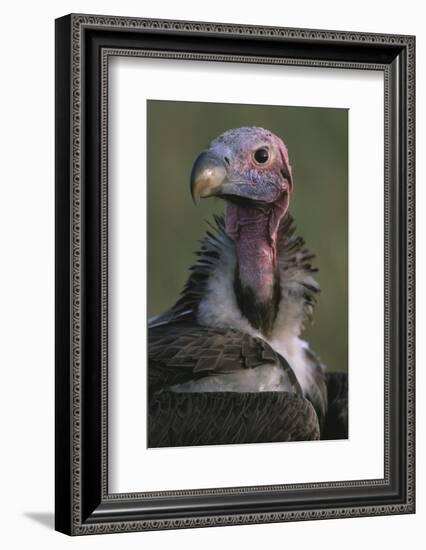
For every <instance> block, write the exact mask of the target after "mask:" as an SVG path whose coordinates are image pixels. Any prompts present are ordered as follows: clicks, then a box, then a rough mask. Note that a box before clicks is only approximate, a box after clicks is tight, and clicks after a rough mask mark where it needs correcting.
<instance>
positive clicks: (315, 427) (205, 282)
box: [148, 127, 347, 447]
mask: <svg viewBox="0 0 426 550" xmlns="http://www.w3.org/2000/svg"><path fill="white" fill-rule="evenodd" d="M293 187H294V185H293V178H292V170H291V166H290V162H289V156H288V151H287V147H286V145H285V144H284V142H283V141H282V139H280V138H279V137H278V136H276V135H275V134H273V133H272V132H271V131H269V130H267V129H264V128H259V127H242V128H237V129H232V130H228V131H226V132H224V133H223V134H221V135H220V136H219V137H217V138H216V139H214V140H213V141H212V142H211V143H210V145H209V146H208V148H207V149H206V150H204V151H202V152H201V153H200V154H199V156H198V157H197V158H196V160H195V162H194V165H193V167H192V172H191V177H190V190H191V194H192V198H193V200H194V201H195V203H198V201H199V200H200V199H204V198H208V197H217V198H220V199H223V201H224V203H225V209H224V215H223V217H219V216H217V217H215V218H214V220H213V222H212V223H211V224H210V227H209V229H208V231H207V233H206V235H205V237H204V238H203V239H202V240H201V244H200V248H199V250H198V251H197V252H196V261H195V263H194V264H193V265H192V267H190V271H189V277H188V279H187V282H186V284H185V286H184V288H183V290H182V293H181V295H180V297H179V299H178V300H177V302H176V303H175V304H174V305H173V306H172V307H170V309H168V310H166V311H164V312H163V313H161V314H159V315H157V316H155V317H153V318H151V319H150V320H149V322H148V446H150V447H164V446H185V445H208V444H215V445H217V444H231V443H258V442H278V441H280V442H281V441H300V440H314V439H321V438H323V439H337V438H346V437H347V377H346V375H345V374H341V373H337V372H336V373H327V372H326V370H325V368H324V366H323V365H322V364H321V362H320V360H319V358H318V357H317V356H316V355H315V353H314V352H313V351H312V350H311V349H310V348H309V345H308V343H307V342H306V341H305V340H303V339H302V338H301V333H302V331H303V327H304V323H305V322H306V321H307V320H310V319H311V318H312V315H313V309H314V305H315V299H316V295H317V293H318V292H319V286H318V283H317V282H316V280H315V278H314V273H315V271H316V269H314V267H312V259H313V258H314V256H313V255H312V254H310V253H309V252H308V250H307V249H306V248H305V243H304V240H303V239H302V238H301V237H299V236H297V235H296V233H295V226H294V222H293V219H292V217H291V215H290V213H289V204H290V197H291V194H292V192H293Z"/></svg>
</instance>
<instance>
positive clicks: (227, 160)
mask: <svg viewBox="0 0 426 550" xmlns="http://www.w3.org/2000/svg"><path fill="white" fill-rule="evenodd" d="M223 160H224V161H225V163H226V164H228V166H229V158H228V157H223Z"/></svg>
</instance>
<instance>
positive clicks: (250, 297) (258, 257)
mask: <svg viewBox="0 0 426 550" xmlns="http://www.w3.org/2000/svg"><path fill="white" fill-rule="evenodd" d="M287 204H288V201H287V200H284V199H283V200H282V201H278V202H277V203H274V204H273V205H271V206H270V207H267V208H259V207H255V206H254V207H242V206H238V205H235V204H230V203H228V204H227V209H226V215H225V221H226V231H227V233H228V235H229V236H230V237H231V238H232V239H233V240H234V242H235V252H236V259H237V264H236V271H235V280H234V290H235V295H236V299H237V303H238V306H239V308H240V310H241V312H242V313H243V314H244V315H245V317H246V318H247V319H248V320H249V322H250V323H251V325H252V326H253V327H254V328H255V329H257V330H260V331H261V332H262V333H263V334H264V335H265V336H268V335H269V334H270V333H271V331H272V327H273V323H274V321H275V317H276V315H277V312H278V306H279V301H280V297H281V291H280V284H279V282H280V281H279V272H278V267H277V250H276V236H277V230H278V226H279V223H280V220H281V218H282V217H283V215H284V214H285V211H286V209H287V208H286V206H287Z"/></svg>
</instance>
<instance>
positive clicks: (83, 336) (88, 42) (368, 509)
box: [56, 15, 415, 535]
mask: <svg viewBox="0 0 426 550" xmlns="http://www.w3.org/2000/svg"><path fill="white" fill-rule="evenodd" d="M56 25H57V27H56V49H57V54H56V55H57V57H56V63H57V65H56V67H57V82H56V86H57V96H56V98H57V135H56V140H57V168H56V170H57V171H56V193H57V226H56V230H57V308H58V309H57V357H56V377H57V383H56V417H57V424H56V429H57V431H56V440H57V447H56V461H57V478H56V487H57V494H56V502H57V510H56V518H57V520H56V527H57V529H58V530H60V531H63V532H66V533H68V534H75V535H82V534H90V533H111V532H124V531H139V530H151V529H171V528H173V529H176V528H187V527H201V526H213V525H230V524H232V525H235V524H246V523H263V522H282V521H293V520H307V519H326V518H333V517H359V516H369V515H384V514H396V513H399V514H401V513H412V512H414V321H415V317H414V244H415V243H414V200H415V196H414V168H415V164H414V154H415V144H414V133H415V113H414V108H415V96H414V79H415V60H414V48H415V40H414V37H412V36H397V35H378V34H364V33H346V32H341V31H322V30H307V29H285V28H278V27H253V26H244V25H228V24H217V23H201V22H186V21H167V20H148V19H135V18H121V17H108V16H95V15H70V16H67V17H64V18H61V19H59V20H57V22H56ZM101 31H111V32H110V34H108V33H106V34H107V35H108V36H107V37H106V38H105V37H104V36H103V37H102V39H100V38H99V37H100V36H101ZM224 36H225V37H229V38H230V39H232V41H233V42H234V44H235V49H237V50H238V49H239V48H240V49H244V48H246V50H248V51H247V52H242V53H237V54H236V53H234V51H233V50H232V48H228V50H229V51H220V52H217V51H216V52H211V51H203V50H205V49H206V48H204V47H203V40H206V39H207V38H214V39H215V43H214V45H213V46H212V47H213V49H214V47H216V48H217V45H218V44H219V43H220V42H222V49H224V50H226V49H227V47H226V45H225V42H224V40H223V37H224ZM138 37H140V38H141V40H142V42H143V43H141V45H138V46H137V47H134V46H133V47H132V46H131V44H130V45H129V44H128V43H125V42H126V40H127V41H129V42H131V43H132V44H134V43H135V42H137V39H138ZM158 37H164V39H165V40H166V39H167V40H168V42H167V44H165V45H162V48H158V47H157V48H156V47H154V46H155V45H157V46H158V40H157V42H156V41H155V40H154V38H158ZM180 39H181V42H182V45H181V47H180V48H176V49H171V46H170V45H171V44H173V43H174V42H175V43H176V44H177V43H178V41H179V40H180ZM150 40H152V44H149V41H150ZM144 41H145V42H144ZM189 43H190V44H191V49H189V48H188V44H189ZM193 44H196V47H194V48H193V47H192V45H193ZM256 44H259V45H260V46H262V47H263V49H266V50H267V49H268V47H269V48H274V47H276V48H277V52H276V53H275V54H274V55H264V54H260V55H257V54H256V53H255V52H253V50H256ZM289 45H290V46H291V47H293V48H294V46H295V45H298V46H299V48H300V52H298V54H297V55H293V56H292V55H285V56H282V55H278V54H279V53H280V51H281V50H282V49H284V51H285V49H286V46H289ZM360 46H362V48H360ZM365 46H368V47H369V48H365ZM321 47H322V50H321ZM196 48H199V49H201V50H202V51H194V49H196ZM261 49H262V48H261V47H259V50H261ZM314 50H318V52H319V53H320V54H321V55H319V57H315V55H312V54H315V51H314ZM362 52H366V53H364V54H362ZM369 52H370V53H369ZM304 53H310V54H311V55H303V54H304ZM361 54H362V55H361ZM117 55H119V56H140V57H151V58H153V57H154V58H168V59H176V60H179V59H191V60H200V61H209V62H214V61H228V62H240V63H273V64H282V65H302V66H315V67H335V68H343V69H369V70H378V71H383V72H384V77H385V98H384V102H385V197H384V200H385V304H386V305H385V319H384V323H385V388H384V391H385V435H384V437H385V476H384V478H383V480H363V481H360V482H353V481H343V482H333V483H314V484H297V485H285V486H283V485H279V486H271V487H240V488H237V487H235V488H228V489H212V490H201V489H200V490H193V491H169V492H157V493H130V494H109V493H108V476H107V403H108V378H107V367H108V353H107V339H108V334H107V316H108V301H107V298H108V277H107V272H108V269H107V267H108V242H107V232H108V216H107V200H108V171H107V163H108V153H107V145H108V143H107V124H108V59H109V58H110V56H117ZM89 69H90V74H89V72H88V71H89ZM93 72H96V74H95V75H94V76H93V74H92V73H93ZM96 79H97V80H96ZM95 80H96V82H98V86H99V87H98V88H97V89H96V90H95V89H94V87H95V85H94V82H95ZM98 92H99V94H97V93H98ZM99 95H100V97H99ZM95 105H96V106H97V107H99V112H100V116H99V118H96V117H95V118H94V119H93V120H91V117H93V112H92V111H94V106H95ZM396 114H397V115H398V117H399V119H398V120H397V118H396V116H395V115H396ZM90 132H92V133H90ZM94 134H96V135H98V136H99V150H98V154H97V160H98V166H96V165H95V164H96V163H95V162H94V163H92V164H91V165H90V161H88V158H89V157H88V154H87V151H88V148H89V147H92V148H93V147H95V148H96V145H94V143H93V142H94V141H96V140H94V138H93V135H94ZM400 134H402V135H400ZM90 136H91V137H90ZM93 174H95V176H96V178H94V177H93ZM89 180H90V181H92V186H93V185H94V184H93V180H97V181H98V182H99V188H98V190H97V191H93V192H92V191H91V190H89V187H88V185H89V184H88V181H89ZM89 193H94V194H92V195H91V198H93V197H95V198H96V200H97V201H98V205H99V208H98V209H97V210H96V212H94V213H90V214H88V210H87V204H88V201H87V196H88V194H89ZM95 224H97V225H96V228H95ZM88 232H89V233H90V232H92V233H93V232H94V233H96V235H97V236H98V237H99V243H100V244H99V250H98V249H97V245H96V244H94V243H93V242H91V238H90V235H89V233H88ZM92 255H94V256H95V260H94V262H93V261H92ZM93 269H95V271H96V270H97V271H96V274H95V275H94V277H95V279H96V280H97V282H95V283H93V284H94V285H95V287H94V288H95V289H96V292H97V294H98V295H97V298H96V300H95V302H93V304H91V305H90V306H89V305H88V298H87V296H88V289H89V286H88V285H89V283H88V282H87V281H88V278H90V273H92V271H93ZM89 271H90V273H89ZM90 288H92V287H90ZM396 289H397V290H398V292H397V294H398V296H397V298H398V304H396V302H395V292H396ZM89 295H90V294H89ZM397 305H398V306H399V307H398V309H397V307H396V306H397ZM89 307H95V309H96V310H97V313H96V315H95V317H94V318H95V319H96V320H97V326H96V330H97V331H98V332H97V333H96V335H95V336H96V342H95V346H96V349H95V350H94V351H93V352H92V351H90V352H88V351H87V350H88V349H89V348H90V346H91V345H92V341H93V338H90V337H89V336H90V335H89V334H88V332H87V324H88V320H87V317H86V316H87V311H88V308H89ZM401 307H402V308H403V310H402V309H400V308H401ZM92 320H93V318H92ZM94 330H95V329H94ZM395 335H397V336H398V343H397V344H395V343H394V340H393V338H394V337H395ZM92 336H93V334H92ZM88 353H89V355H90V359H91V360H90V361H89V357H88ZM93 360H96V361H98V366H97V367H96V376H95V377H96V378H97V382H96V384H94V385H93V384H92V385H88V382H87V377H86V376H85V374H86V373H87V369H88V368H89V365H90V367H91V366H92V361H93ZM85 369H86V370H85ZM398 381H399V382H398ZM398 383H400V384H401V386H402V387H396V385H397V384H398ZM96 391H98V393H99V394H100V398H99V399H98V400H97V401H96V407H97V409H96V413H94V414H95V420H93V418H92V419H90V418H88V415H89V410H88V408H87V406H86V403H87V402H88V399H89V396H91V395H92V393H91V392H96ZM65 392H67V398H65V397H64V396H65ZM396 399H398V406H399V407H400V408H402V410H404V409H405V415H404V418H403V419H402V424H401V425H399V424H398V422H397V419H396V418H395V410H396V407H397V405H396ZM88 422H91V423H92V424H94V425H95V428H90V430H92V431H90V430H89V429H88V428H87V423H88ZM85 427H86V430H85ZM93 430H94V431H93ZM88 432H89V433H90V434H91V435H92V436H93V435H95V437H94V439H96V445H97V447H96V448H95V446H94V445H95V444H93V443H92V442H91V443H90V444H89V442H88V440H87V435H86V434H87V433H88ZM396 440H397V441H398V442H399V443H400V444H402V445H403V447H404V456H402V455H401V456H399V458H397V455H396V454H395V453H396V450H395V445H396ZM83 450H84V452H82V451H83ZM88 457H89V458H88ZM396 461H397V462H398V464H399V467H397V471H396V470H395V468H396ZM404 462H405V467H403V465H402V464H403V463H404ZM92 477H93V479H92ZM396 478H398V479H396ZM396 485H398V487H396ZM367 488H368V489H369V491H370V493H374V490H375V489H376V490H379V489H380V488H381V489H383V491H384V492H382V493H377V498H376V499H375V500H376V501H378V502H379V504H376V503H372V504H369V503H368V502H367V501H365V499H364V501H363V502H364V504H363V505H358V504H356V505H351V506H347V505H341V504H339V501H338V500H336V503H335V504H334V501H333V500H331V504H330V505H319V506H318V505H315V504H314V502H317V501H314V500H311V501H309V494H308V493H309V491H311V493H312V492H318V491H328V493H330V492H331V493H333V494H334V493H336V495H337V494H338V492H339V491H346V494H347V495H349V494H350V492H349V491H350V490H352V491H355V492H354V493H353V494H354V495H356V494H357V493H356V491H361V492H362V490H364V489H367ZM390 489H392V490H390ZM266 493H268V494H269V495H273V494H275V502H276V495H277V494H279V495H281V494H284V493H287V494H291V495H293V494H295V493H298V494H299V495H306V496H305V499H306V503H305V504H306V509H305V510H298V509H291V507H290V508H289V506H288V505H286V504H285V503H283V505H282V509H279V504H278V505H275V508H277V509H274V510H270V509H267V508H265V509H264V508H262V504H261V503H260V500H261V498H262V496H264V495H265V494H266ZM385 493H386V495H385ZM388 493H389V494H388ZM253 494H255V495H257V496H258V497H259V504H258V505H257V508H256V507H253V505H251V506H252V508H251V511H250V512H244V513H240V512H235V511H234V512H229V513H220V510H219V509H218V511H217V512H216V513H212V514H208V515H206V514H204V513H200V514H197V513H196V512H195V511H193V510H191V513H188V514H186V515H185V514H184V513H182V514H181V515H180V516H179V517H172V515H171V514H168V515H167V514H163V516H162V515H161V513H160V512H158V513H157V514H156V515H155V517H153V514H152V512H149V513H148V511H147V510H144V506H143V505H142V504H141V503H143V501H144V499H151V500H155V499H160V498H161V499H165V498H167V499H169V505H170V506H171V507H173V498H174V499H176V498H177V497H180V498H182V497H194V498H196V497H218V496H222V497H225V496H226V495H232V496H235V497H238V498H239V502H241V506H240V507H239V508H238V509H239V510H240V509H241V507H243V508H244V499H246V500H247V498H248V497H249V496H250V495H253ZM379 494H380V496H381V500H380V498H379ZM391 495H392V496H391ZM355 500H356V499H355V498H354V502H355ZM216 501H217V498H216ZM138 506H139V510H138ZM130 508H131V509H132V510H133V511H132V512H130V511H129V510H130ZM228 508H229V506H228ZM135 510H136V512H135ZM175 515H176V514H175Z"/></svg>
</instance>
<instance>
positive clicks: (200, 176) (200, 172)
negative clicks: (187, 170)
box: [191, 150, 227, 204]
mask: <svg viewBox="0 0 426 550" xmlns="http://www.w3.org/2000/svg"><path fill="white" fill-rule="evenodd" d="M226 177H227V171H226V166H225V163H224V161H223V159H221V158H220V157H219V156H218V155H216V154H215V153H214V152H213V151H210V150H207V151H203V152H202V153H201V154H200V155H199V156H198V157H197V159H196V160H195V162H194V166H193V167H192V172H191V195H192V199H193V201H194V202H195V204H198V202H199V201H200V198H205V197H211V196H212V195H220V193H221V189H222V185H223V183H224V182H225V181H226Z"/></svg>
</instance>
